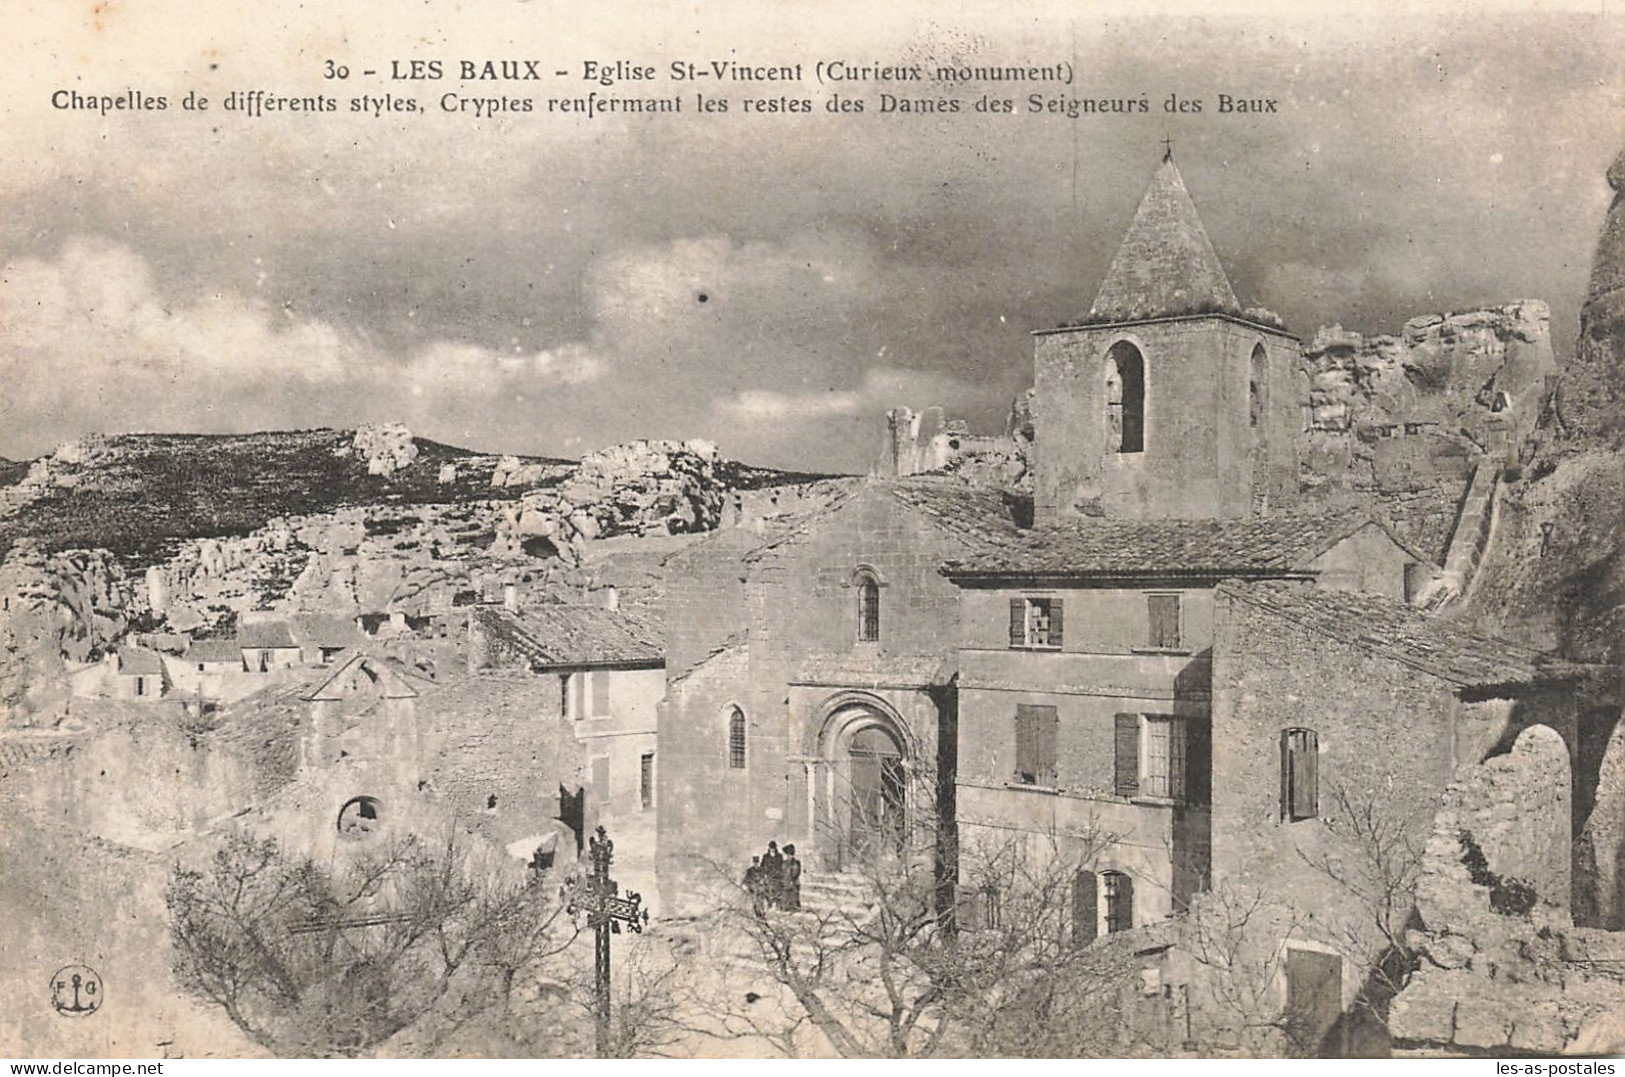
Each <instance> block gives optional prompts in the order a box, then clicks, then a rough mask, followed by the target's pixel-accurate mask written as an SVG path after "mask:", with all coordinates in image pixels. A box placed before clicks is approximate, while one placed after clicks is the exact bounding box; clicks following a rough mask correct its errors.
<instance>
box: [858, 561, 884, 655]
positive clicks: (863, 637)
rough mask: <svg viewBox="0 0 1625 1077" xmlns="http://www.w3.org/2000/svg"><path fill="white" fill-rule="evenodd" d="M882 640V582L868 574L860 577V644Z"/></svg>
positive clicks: (865, 573) (862, 574)
mask: <svg viewBox="0 0 1625 1077" xmlns="http://www.w3.org/2000/svg"><path fill="white" fill-rule="evenodd" d="M879 639H880V581H879V580H877V579H875V578H874V575H873V574H871V573H868V572H864V573H860V574H859V576H858V642H859V643H874V642H876V641H878V640H879Z"/></svg>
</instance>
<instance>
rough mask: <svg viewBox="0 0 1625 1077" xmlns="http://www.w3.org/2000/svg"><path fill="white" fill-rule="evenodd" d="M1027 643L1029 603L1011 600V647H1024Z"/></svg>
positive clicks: (1015, 599) (1017, 599)
mask: <svg viewBox="0 0 1625 1077" xmlns="http://www.w3.org/2000/svg"><path fill="white" fill-rule="evenodd" d="M1026 643H1027V603H1026V602H1025V601H1023V600H1022V599H1019V598H1012V599H1011V600H1010V646H1012V647H1022V646H1025V645H1026Z"/></svg>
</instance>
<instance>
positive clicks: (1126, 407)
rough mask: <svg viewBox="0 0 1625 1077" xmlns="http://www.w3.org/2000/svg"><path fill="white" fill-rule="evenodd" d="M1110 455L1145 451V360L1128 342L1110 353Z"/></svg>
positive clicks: (1107, 370) (1107, 443)
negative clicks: (1112, 453) (1111, 453)
mask: <svg viewBox="0 0 1625 1077" xmlns="http://www.w3.org/2000/svg"><path fill="white" fill-rule="evenodd" d="M1106 451H1107V452H1115V453H1134V452H1144V451H1145V359H1144V358H1143V357H1142V356H1141V355H1140V349H1138V348H1136V347H1135V346H1134V345H1133V344H1130V343H1129V342H1128V341H1126V340H1119V341H1118V342H1117V343H1116V344H1113V345H1112V347H1111V351H1109V352H1107V353H1106Z"/></svg>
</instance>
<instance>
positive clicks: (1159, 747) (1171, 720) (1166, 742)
mask: <svg viewBox="0 0 1625 1077" xmlns="http://www.w3.org/2000/svg"><path fill="white" fill-rule="evenodd" d="M1143 718H1144V726H1143V727H1142V728H1143V733H1142V737H1141V742H1142V744H1143V746H1144V750H1143V752H1142V753H1141V755H1140V762H1141V767H1142V771H1141V774H1140V795H1141V796H1145V797H1161V798H1163V799H1166V800H1184V799H1185V754H1186V753H1185V721H1184V719H1182V718H1176V717H1174V716H1173V715H1170V714H1147V715H1144V716H1143Z"/></svg>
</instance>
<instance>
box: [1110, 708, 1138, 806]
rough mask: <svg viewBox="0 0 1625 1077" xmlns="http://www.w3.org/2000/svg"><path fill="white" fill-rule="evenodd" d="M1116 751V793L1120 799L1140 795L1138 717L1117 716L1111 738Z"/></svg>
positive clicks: (1132, 715)
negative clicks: (1114, 732) (1114, 731)
mask: <svg viewBox="0 0 1625 1077" xmlns="http://www.w3.org/2000/svg"><path fill="white" fill-rule="evenodd" d="M1113 740H1114V746H1115V748H1116V751H1115V752H1114V755H1115V756H1116V793H1117V795H1118V796H1120V797H1133V796H1139V795H1140V716H1139V715H1138V714H1119V715H1118V716H1117V728H1116V734H1115V736H1114V738H1113Z"/></svg>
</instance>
